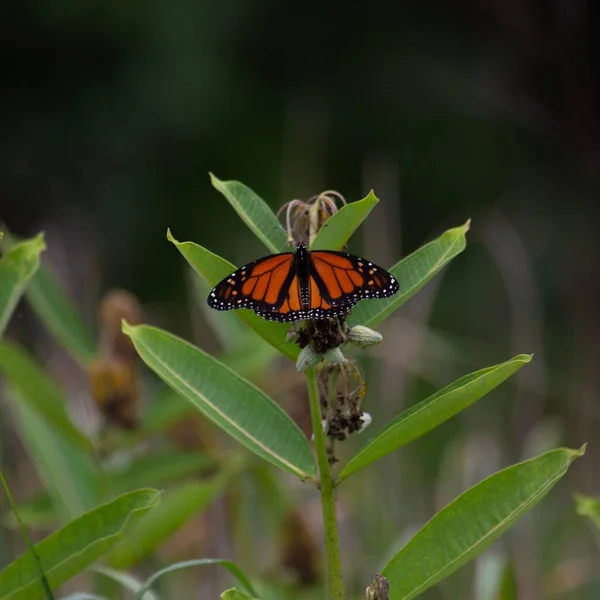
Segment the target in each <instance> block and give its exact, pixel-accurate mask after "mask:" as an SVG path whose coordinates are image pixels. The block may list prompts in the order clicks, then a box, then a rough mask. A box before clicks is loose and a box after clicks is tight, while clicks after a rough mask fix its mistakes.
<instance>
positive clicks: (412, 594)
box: [402, 465, 568, 600]
mask: <svg viewBox="0 0 600 600" xmlns="http://www.w3.org/2000/svg"><path fill="white" fill-rule="evenodd" d="M567 466H568V465H567ZM564 471H565V466H564V465H561V467H560V468H559V469H557V471H556V473H555V474H554V475H553V476H552V478H551V479H549V480H548V481H547V482H546V483H545V484H544V485H543V486H542V487H540V488H538V489H537V490H536V491H535V492H534V493H533V494H531V496H529V498H527V500H525V502H522V503H521V504H519V506H518V507H517V508H515V510H513V511H511V512H510V513H509V514H508V515H507V516H506V517H505V518H504V519H502V521H500V522H499V523H498V524H497V525H495V526H494V527H493V528H492V529H490V530H489V531H488V532H487V533H486V534H485V535H484V536H483V537H481V538H479V540H477V541H476V542H475V543H474V544H471V546H469V547H468V548H467V549H466V550H465V551H464V552H462V553H461V554H459V555H458V556H457V557H456V558H455V559H454V560H451V561H450V562H448V563H447V564H446V566H444V567H442V568H441V569H439V570H438V571H437V572H436V573H434V574H433V575H431V576H430V577H429V578H428V579H427V580H425V581H424V582H423V583H421V584H420V585H419V587H417V588H415V589H413V590H412V591H411V592H409V594H408V596H403V597H402V600H410V599H411V598H414V597H415V595H416V594H419V593H420V592H421V591H422V590H423V589H424V586H427V584H428V583H429V582H430V581H432V580H433V579H435V578H436V577H437V576H438V575H439V574H440V573H442V572H444V571H446V570H448V569H450V568H451V567H452V565H454V564H455V563H456V562H458V561H460V560H461V559H462V558H463V557H464V556H465V555H467V554H469V552H471V551H472V550H473V549H474V548H476V547H477V546H480V545H481V544H482V543H484V542H485V540H487V539H488V538H489V537H490V536H491V535H492V534H493V533H495V532H496V531H497V530H498V529H500V528H502V526H503V525H505V524H506V523H507V522H509V521H510V520H511V519H512V518H513V516H515V515H516V514H518V513H519V512H520V511H522V510H524V509H525V508H526V507H527V506H529V505H530V504H531V503H532V502H533V501H534V500H535V499H536V498H537V497H538V496H539V495H540V494H542V493H543V492H544V491H545V490H546V489H548V488H549V487H551V486H552V485H553V484H554V482H555V481H556V480H557V479H559V478H560V476H561V474H562V473H564ZM459 497H460V496H459Z"/></svg>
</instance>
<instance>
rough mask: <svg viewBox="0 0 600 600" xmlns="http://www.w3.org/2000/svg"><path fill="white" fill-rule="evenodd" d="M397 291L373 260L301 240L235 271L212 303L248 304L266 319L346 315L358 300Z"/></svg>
mask: <svg viewBox="0 0 600 600" xmlns="http://www.w3.org/2000/svg"><path fill="white" fill-rule="evenodd" d="M397 291H398V282H397V281H396V280H395V279H394V278H393V277H392V276H391V275H390V274H389V273H388V272H387V271H386V270H384V269H382V268H381V267H378V266H377V265H374V264H373V263H371V262H369V261H366V260H364V259H362V258H360V257H358V256H354V255H353V254H348V253H346V252H335V251H330V250H315V251H312V252H311V251H309V250H308V249H307V248H306V246H305V245H304V244H297V245H296V251H295V252H284V253H282V254H272V255H270V256H265V257H264V258H259V259H258V260H255V261H253V262H251V263H248V264H247V265H244V266H243V267H240V268H239V269H237V270H236V271H234V272H233V273H231V275H229V276H228V277H226V278H225V279H223V281H221V282H220V283H219V284H218V285H217V286H216V287H215V288H214V289H213V291H212V292H211V293H210V294H209V296H208V305H209V306H210V307H211V308H214V309H216V310H232V309H236V308H250V309H252V310H254V312H256V314H258V315H259V316H261V317H263V318H264V319H267V320H270V321H282V322H291V321H299V320H303V319H326V318H328V317H334V316H340V315H345V314H346V313H347V312H348V311H349V310H350V309H351V308H352V307H353V306H354V305H355V304H356V303H357V302H358V301H359V300H362V299H364V298H385V297H388V296H391V295H393V294H395V293H396V292H397Z"/></svg>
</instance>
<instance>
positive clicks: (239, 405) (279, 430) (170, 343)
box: [123, 324, 315, 479]
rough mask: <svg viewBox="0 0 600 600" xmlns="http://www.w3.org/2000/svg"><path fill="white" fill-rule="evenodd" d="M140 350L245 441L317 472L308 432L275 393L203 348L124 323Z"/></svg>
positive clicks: (279, 460)
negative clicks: (271, 394) (275, 399)
mask: <svg viewBox="0 0 600 600" xmlns="http://www.w3.org/2000/svg"><path fill="white" fill-rule="evenodd" d="M123 331H124V333H126V334H127V335H129V337H130V338H131V341H132V342H133V344H134V346H135V348H136V350H137V352H138V354H139V355H140V356H141V358H142V359H143V360H144V362H145V363H146V364H147V365H148V366H149V367H150V368H151V369H152V370H153V371H155V372H156V374H157V375H158V376H159V377H161V378H162V379H163V380H164V381H165V382H166V383H167V384H168V385H170V386H171V387H172V388H173V389H174V390H176V391H177V392H179V393H180V394H182V395H183V396H185V397H186V398H187V399H188V400H189V401H190V402H192V403H193V404H194V405H195V406H196V407H197V408H198V409H199V410H200V411H201V412H202V413H204V414H205V415H206V416H207V417H208V418H209V419H211V420H212V421H214V422H215V423H216V424H217V425H218V426H219V427H221V428H222V429H223V430H224V431H225V432H227V433H228V434H229V435H231V436H232V437H234V438H235V439H236V440H238V441H239V442H240V443H242V444H243V445H244V446H246V447H247V448H249V449H250V450H252V451H253V452H255V453H256V454H258V455H259V456H261V457H262V458H264V459H266V460H268V461H269V462H271V463H272V464H274V465H277V466H278V467H280V468H282V469H284V470H286V471H288V472H290V473H293V474H294V475H296V476H297V477H300V478H302V479H307V478H310V477H312V476H314V474H315V462H314V459H313V455H312V451H311V448H310V445H309V443H308V441H307V440H306V438H305V436H304V434H303V433H302V432H301V431H300V429H299V427H298V426H297V425H296V423H294V421H292V420H291V419H290V417H289V416H288V415H287V414H286V413H285V412H284V411H283V410H282V409H281V408H280V407H279V406H278V405H277V404H275V402H273V400H271V398H269V397H268V396H266V395H265V394H264V393H263V392H261V391H260V390H259V389H258V388H256V387H254V386H253V385H252V384H251V383H249V382H248V381H246V380H244V379H242V378H241V377H239V376H238V375H237V374H236V373H234V372H233V371H231V370H230V369H229V368H228V367H226V366H225V365H223V364H221V363H220V362H218V361H217V360H215V359H214V358H212V357H211V356H209V355H208V354H205V353H204V352H202V351H201V350H200V349H199V348H196V347H195V346H192V345H191V344H189V343H188V342H185V341H184V340H182V339H180V338H178V337H176V336H174V335H171V334H169V333H166V332H165V331H161V330H160V329H156V328H154V327H149V326H146V325H142V326H138V327H132V326H130V325H127V324H124V325H123Z"/></svg>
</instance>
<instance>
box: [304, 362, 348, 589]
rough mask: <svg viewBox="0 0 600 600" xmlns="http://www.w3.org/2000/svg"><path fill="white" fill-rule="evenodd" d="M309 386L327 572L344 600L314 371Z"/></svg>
mask: <svg viewBox="0 0 600 600" xmlns="http://www.w3.org/2000/svg"><path fill="white" fill-rule="evenodd" d="M306 380H307V384H308V400H309V403H310V416H311V421H312V429H313V434H314V440H315V449H316V451H317V464H318V466H319V477H320V482H321V486H320V487H321V490H320V491H321V508H322V510H323V527H324V530H325V553H326V556H327V570H328V572H329V589H330V592H331V598H332V600H344V584H343V581H342V568H341V561H340V543H339V539H338V529H337V518H336V513H335V490H334V488H333V481H332V480H331V469H330V467H329V460H328V458H327V447H326V445H325V434H324V433H323V426H322V424H321V405H320V403H319V389H318V386H317V376H316V374H315V370H314V369H309V370H308V371H307V372H306Z"/></svg>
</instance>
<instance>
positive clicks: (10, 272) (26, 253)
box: [0, 234, 46, 336]
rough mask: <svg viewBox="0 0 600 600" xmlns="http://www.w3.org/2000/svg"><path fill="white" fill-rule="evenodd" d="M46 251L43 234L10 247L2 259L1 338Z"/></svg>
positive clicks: (0, 270)
mask: <svg viewBox="0 0 600 600" xmlns="http://www.w3.org/2000/svg"><path fill="white" fill-rule="evenodd" d="M45 249H46V243H45V242H44V236H43V234H39V235H38V236H36V237H34V238H31V239H30V240H24V241H22V242H19V243H18V244H14V245H13V246H12V247H10V248H9V249H8V250H7V251H6V252H5V253H4V254H3V256H2V258H1V259H0V336H2V334H3V333H4V330H5V329H6V324H7V323H8V320H9V319H10V316H11V314H12V312H13V310H14V309H15V307H16V306H17V302H19V299H20V298H21V296H22V295H23V292H24V291H25V287H26V286H27V282H28V281H29V280H30V279H31V277H32V276H33V275H34V273H35V272H36V271H37V270H38V268H39V266H40V254H41V253H42V251H43V250H45Z"/></svg>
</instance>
